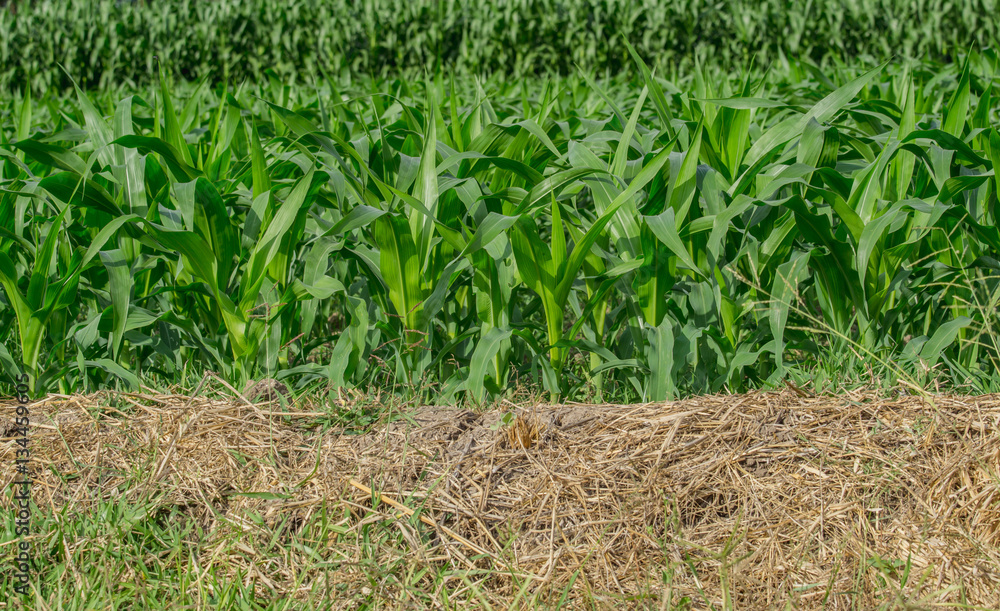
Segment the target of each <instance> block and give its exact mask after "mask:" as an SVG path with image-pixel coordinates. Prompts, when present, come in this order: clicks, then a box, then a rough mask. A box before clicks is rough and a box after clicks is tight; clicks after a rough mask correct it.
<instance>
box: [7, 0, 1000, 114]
mask: <svg viewBox="0 0 1000 611" xmlns="http://www.w3.org/2000/svg"><path fill="white" fill-rule="evenodd" d="M16 5H17V11H16V12H14V11H10V10H0V88H14V89H20V88H22V87H24V85H25V84H28V83H30V85H31V86H32V87H33V88H34V90H35V92H36V94H40V93H41V92H43V91H46V90H48V89H49V88H50V87H60V88H68V87H70V81H69V79H68V78H67V76H66V75H65V74H63V73H62V71H61V70H60V69H59V68H58V67H57V65H56V64H57V62H58V63H60V64H62V65H63V66H65V67H66V69H67V70H68V71H69V73H70V74H71V75H73V77H74V78H76V80H77V81H78V82H79V83H81V84H83V85H84V87H86V88H92V87H107V86H111V85H117V84H120V83H129V82H132V83H135V84H140V85H141V84H144V83H148V82H149V81H150V80H154V79H151V76H152V75H155V60H154V57H158V58H159V60H160V61H162V62H163V63H164V65H165V66H166V67H167V68H168V69H169V70H171V71H172V72H173V73H174V74H176V75H179V76H181V77H183V78H186V79H194V80H196V79H200V78H203V77H207V78H209V79H210V80H213V81H219V80H223V79H225V78H226V77H227V76H228V77H229V78H230V79H231V81H230V82H239V81H241V80H242V79H244V78H246V77H250V78H251V79H252V80H258V79H260V78H262V73H263V71H264V70H267V69H272V70H274V71H276V73H277V74H278V75H279V76H280V77H281V78H282V79H285V80H288V79H296V80H298V81H300V82H301V81H304V82H306V83H308V82H310V81H311V79H312V78H313V77H314V76H315V75H317V74H318V68H319V67H323V68H325V69H326V70H327V71H328V72H330V73H332V74H339V73H340V72H341V71H344V70H346V71H349V72H351V73H354V74H369V73H372V74H375V75H386V74H390V73H398V71H399V70H400V69H428V70H431V71H433V70H435V69H437V68H438V67H444V68H447V69H448V70H449V71H452V70H459V71H464V70H471V71H474V72H476V73H492V72H498V73H503V74H505V75H507V76H522V75H525V74H534V73H559V74H567V73H570V72H572V71H573V70H574V66H576V65H579V66H581V67H584V68H585V69H588V70H594V71H604V70H607V71H608V72H609V73H611V74H616V73H618V72H619V71H621V70H628V71H631V70H632V63H631V61H630V60H629V58H628V52H627V50H626V48H625V45H624V42H623V39H622V35H624V36H625V37H626V38H627V39H628V40H630V41H631V42H632V44H634V45H635V47H636V49H637V50H638V52H639V53H640V54H641V55H642V56H643V57H645V58H646V59H647V61H648V62H649V63H650V64H651V65H652V66H654V67H656V66H659V67H660V73H661V74H663V73H665V72H664V71H667V72H669V71H670V70H673V69H676V68H677V66H678V65H684V66H690V65H691V62H692V61H694V60H695V58H701V59H702V60H708V61H711V62H714V63H719V64H720V65H729V64H735V66H733V67H736V68H739V67H742V66H743V65H745V63H746V59H747V57H749V56H750V55H751V54H756V55H757V58H758V63H759V64H763V63H766V62H771V61H775V60H780V59H781V58H782V57H794V58H797V59H806V58H808V59H810V60H812V61H813V62H815V63H818V64H823V63H826V62H827V61H828V60H835V58H854V57H861V56H865V55H868V56H870V57H872V58H874V59H875V60H876V61H882V60H884V59H888V58H890V57H894V56H895V57H901V58H921V59H936V60H941V59H946V58H949V57H951V56H952V55H953V54H954V53H955V52H956V50H965V49H968V48H970V47H976V48H982V47H986V46H995V45H996V41H997V40H998V33H1000V19H998V18H997V15H998V13H1000V8H998V4H997V2H996V0H871V1H869V0H813V1H811V2H789V1H787V0H672V1H667V2H664V1H660V0H364V1H363V2H354V1H353V0H249V1H243V0H213V1H211V2H206V1H203V0H164V1H158V2H139V3H135V4H133V3H122V4H119V3H117V2H116V1H115V0H98V1H91V0H41V1H33V2H24V1H22V2H18V3H16Z"/></svg>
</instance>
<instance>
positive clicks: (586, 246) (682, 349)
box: [0, 54, 1000, 402]
mask: <svg viewBox="0 0 1000 611" xmlns="http://www.w3.org/2000/svg"><path fill="white" fill-rule="evenodd" d="M633 61H635V62H636V64H635V65H636V72H637V73H641V74H644V75H645V76H644V77H642V78H639V79H628V78H620V79H612V80H603V81H600V82H595V81H594V80H593V79H592V78H591V77H590V76H586V75H585V74H581V75H580V76H573V77H565V78H555V79H547V80H529V81H524V82H520V83H518V82H512V81H510V80H507V79H502V78H495V79H487V80H485V81H483V80H478V79H471V78H465V77H456V78H454V79H451V78H448V79H445V78H444V77H443V75H441V74H440V73H439V74H438V76H437V77H436V78H434V79H431V80H428V81H426V82H425V81H419V80H418V81H414V80H400V79H397V80H391V81H390V80H374V81H372V80H364V79H362V80H354V81H351V82H349V83H342V82H341V81H337V80H334V79H331V80H325V81H323V82H321V83H320V84H319V86H318V88H317V89H313V88H311V87H301V86H299V87H287V86H285V85H284V84H283V83H282V82H280V81H278V80H276V79H272V80H271V81H270V83H268V84H265V85H261V86H249V85H244V86H240V87H236V88H235V89H223V88H222V87H221V86H219V87H214V88H212V87H209V86H207V85H205V84H202V85H199V86H194V87H192V86H176V87H174V86H171V85H170V84H169V82H168V80H167V79H165V78H161V80H160V83H159V84H158V86H154V87H150V88H148V89H143V90H139V91H133V92H132V93H129V91H128V89H118V90H114V91H112V90H107V91H103V92H95V93H92V94H87V93H84V92H83V91H80V90H78V91H77V92H76V93H75V94H74V95H70V96H61V95H59V94H55V93H53V94H49V95H46V96H45V97H43V98H41V99H36V98H33V97H31V96H29V95H27V94H22V95H20V96H15V97H13V98H11V97H8V98H7V99H6V100H5V101H4V102H3V105H2V107H0V108H2V110H0V113H2V114H0V153H2V154H3V158H2V167H0V171H2V174H0V227H2V232H0V286H2V291H0V299H2V300H3V302H2V303H3V306H4V307H3V308H2V309H0V339H3V340H4V342H3V344H0V345H2V346H4V347H3V348H0V367H2V370H3V371H4V373H5V374H6V375H7V376H13V375H15V374H17V373H19V372H20V371H22V370H23V371H27V372H28V373H29V374H31V377H32V380H33V385H34V388H35V390H36V392H42V391H45V390H57V389H58V390H60V391H62V392H70V391H82V390H86V389H90V388H98V387H103V386H107V385H119V386H120V387H123V388H125V387H132V388H136V387H138V385H139V384H140V383H141V381H142V380H158V381H161V382H164V383H170V382H172V381H174V380H176V379H178V377H183V376H195V377H198V376H200V374H201V372H203V371H206V370H212V371H217V372H219V373H220V374H222V375H223V376H225V377H228V378H229V379H231V380H233V382H234V384H236V383H239V384H242V383H243V382H244V381H245V380H246V379H248V378H251V377H257V376H260V375H264V374H269V375H277V376H279V377H283V378H287V379H288V381H291V382H293V383H294V384H296V385H297V386H298V387H299V388H302V387H305V386H309V385H315V384H325V385H332V386H334V387H354V388H360V389H363V390H364V389H368V388H380V389H384V390H386V391H389V392H399V393H403V394H406V395H408V396H421V397H423V398H424V399H425V400H434V401H440V402H449V401H453V400H455V399H456V398H461V397H463V396H464V397H468V398H471V399H474V400H476V401H482V400H487V399H489V398H491V397H497V396H500V395H503V394H504V393H506V392H509V391H510V389H512V388H514V387H517V386H528V387H533V388H537V389H541V390H544V391H546V392H547V393H549V394H550V395H551V396H553V397H561V398H567V399H576V398H589V399H594V400H616V401H621V402H627V401H649V400H663V399H667V398H671V397H676V396H679V395H684V394H689V393H706V392H717V391H720V390H731V391H740V390H743V389H747V388H753V387H758V386H762V385H773V384H777V383H779V382H780V381H781V380H783V379H792V380H799V381H804V380H809V379H811V380H814V381H815V382H817V383H818V384H819V386H822V384H824V383H826V382H829V383H830V384H831V385H832V386H833V387H841V386H842V380H840V379H839V378H842V377H844V376H848V377H851V376H854V377H868V378H869V381H873V382H874V381H878V380H883V381H885V383H886V384H889V385H895V384H897V383H902V384H906V385H909V386H913V387H928V386H932V385H935V384H936V385H938V386H939V387H942V388H951V389H957V390H965V391H969V392H986V391H990V390H996V389H998V388H1000V384H998V381H1000V378H998V375H997V373H996V372H997V371H998V370H1000V367H998V337H1000V333H998V330H1000V326H998V321H997V314H996V311H997V309H996V305H997V302H998V300H1000V284H998V282H997V280H998V269H1000V268H998V263H997V261H998V260H1000V232H998V230H997V222H996V202H997V177H996V175H995V170H994V168H995V167H996V164H997V163H998V160H1000V133H998V132H997V129H996V125H997V107H998V105H997V100H998V99H1000V89H998V86H997V83H996V82H995V79H994V78H993V75H995V74H996V73H997V68H998V66H997V61H996V56H995V55H993V54H982V55H980V54H972V55H970V56H968V57H965V58H963V59H962V61H961V62H959V63H955V64H933V63H915V64H914V63H909V64H907V63H891V64H888V65H885V64H884V65H879V66H874V67H861V66H860V65H859V66H856V67H850V68H848V67H842V68H838V69H835V70H829V71H819V70H818V69H816V68H815V67H813V66H811V65H810V64H806V63H801V64H800V63H797V62H790V63H787V64H786V65H784V66H782V65H776V66H772V68H771V69H770V70H769V71H762V70H759V69H757V68H753V69H751V70H750V71H749V72H745V73H742V74H730V73H728V72H726V71H724V70H720V69H718V68H715V67H705V68H701V69H698V70H694V71H692V72H689V73H688V74H687V75H686V76H684V77H682V78H680V79H678V80H665V79H662V78H660V77H653V76H652V75H651V74H650V73H649V71H648V69H647V68H646V67H645V63H643V62H641V60H639V56H638V55H636V56H635V57H634V58H633ZM342 89H343V91H342ZM134 94H137V95H134Z"/></svg>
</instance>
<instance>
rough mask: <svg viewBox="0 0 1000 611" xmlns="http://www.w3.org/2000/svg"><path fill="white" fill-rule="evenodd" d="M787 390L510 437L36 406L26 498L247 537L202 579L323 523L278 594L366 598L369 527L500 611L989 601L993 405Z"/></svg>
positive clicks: (996, 455) (177, 407) (293, 416)
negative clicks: (338, 588) (151, 503)
mask: <svg viewBox="0 0 1000 611" xmlns="http://www.w3.org/2000/svg"><path fill="white" fill-rule="evenodd" d="M801 394H802V393H795V392H792V391H784V392H781V393H774V392H761V393H754V394H748V395H739V396H707V397H699V398H694V399H690V400H686V401H680V402H676V403H668V404H650V405H632V406H618V405H598V406H585V405H573V404H570V405H561V406H545V405H540V406H535V407H532V408H528V407H525V408H522V409H519V410H517V416H516V418H515V419H514V421H513V423H511V424H503V422H502V420H503V417H504V414H502V413H500V412H489V413H486V414H477V413H474V412H470V411H460V410H453V409H443V408H421V409H419V410H416V411H414V412H413V413H411V414H409V415H408V417H407V418H405V419H400V420H397V421H395V422H392V423H389V424H383V425H381V426H380V427H378V428H377V429H376V430H375V431H374V432H370V433H369V434H366V435H341V434H339V433H336V432H332V431H328V432H326V433H321V432H320V431H319V428H318V427H317V426H316V425H315V422H316V418H318V417H320V416H322V412H321V410H320V409H318V408H317V406H315V405H309V404H308V403H305V404H300V405H297V406H290V407H288V408H282V407H281V406H279V404H278V403H277V402H276V401H272V402H270V403H258V404H251V403H250V402H249V401H244V400H242V399H240V400H232V399H231V398H218V399H210V398H206V397H194V398H192V397H187V396H178V395H165V394H119V395H116V396H115V397H107V396H96V395H91V396H73V397H67V396H58V395H53V396H50V397H49V398H47V399H46V400H44V401H41V402H39V403H37V404H36V405H35V406H34V407H33V413H34V414H36V420H37V418H38V417H39V416H41V418H42V419H41V420H40V422H41V424H39V425H37V426H36V428H35V429H34V432H33V438H34V441H33V447H34V454H33V456H34V460H35V464H36V465H37V466H38V467H39V468H37V469H36V471H37V472H36V474H35V476H36V479H37V481H38V484H37V485H36V487H35V493H34V494H35V499H36V501H37V502H38V504H39V505H40V506H43V507H52V508H61V507H63V506H64V505H69V506H70V510H71V511H74V512H85V511H88V509H89V508H91V507H93V506H94V504H95V503H96V502H97V501H98V500H99V499H100V498H101V497H103V498H104V499H110V498H117V497H119V496H120V495H122V494H124V495H125V496H126V497H128V498H130V499H133V500H139V499H142V498H146V497H145V496H144V495H148V494H150V491H152V492H153V493H155V495H158V496H156V499H157V503H160V504H164V505H178V506H182V507H185V508H186V511H187V512H188V514H189V515H190V516H191V517H192V518H193V519H197V520H199V521H201V522H203V524H204V525H205V526H206V527H208V528H211V529H214V530H213V531H212V532H214V533H223V532H231V529H233V528H237V529H244V530H245V532H246V533H248V536H247V537H244V538H243V539H242V541H244V543H241V545H243V546H244V547H246V548H247V550H248V552H250V553H245V554H233V555H232V557H229V558H226V559H224V562H228V563H229V564H228V565H224V566H221V567H219V566H217V569H218V570H229V571H232V572H233V573H234V574H235V571H236V569H237V568H240V569H242V570H244V571H249V573H250V574H254V570H255V568H254V566H252V565H256V564H257V563H263V562H265V560H266V559H265V558H263V557H257V556H260V555H261V554H263V552H262V551H261V548H263V547H264V545H263V543H260V542H259V541H258V539H261V540H263V541H264V542H266V540H267V539H268V538H269V537H270V536H271V533H269V532H267V534H266V536H265V532H266V530H267V528H275V525H277V524H279V523H280V522H281V520H282V519H283V518H286V517H287V518H289V519H288V521H287V523H286V524H291V525H293V526H295V525H301V524H303V523H305V522H306V521H308V520H309V519H311V518H313V517H314V516H315V515H316V512H318V511H320V510H321V507H322V506H323V505H324V504H325V505H326V506H327V507H337V508H339V509H338V511H339V513H338V515H340V516H342V521H341V523H340V525H341V526H342V527H343V529H344V530H345V534H344V535H342V536H341V537H340V538H339V539H337V540H332V541H330V542H329V544H328V546H327V548H325V549H324V548H320V549H317V550H316V552H317V553H319V554H320V555H321V556H323V557H324V558H327V559H329V560H330V563H331V564H328V565H326V566H324V567H322V568H320V567H318V566H316V561H315V559H314V558H310V557H309V556H307V555H306V554H305V553H304V552H302V551H301V550H297V549H292V548H289V549H288V552H287V554H286V556H285V558H284V559H283V560H282V561H281V562H275V563H272V566H271V569H269V570H268V571H266V572H264V571H260V570H259V569H256V570H257V573H259V575H260V578H261V582H260V583H263V584H265V585H267V586H268V587H270V588H273V590H272V593H273V592H274V591H277V592H280V593H285V594H288V595H291V596H296V595H297V593H299V594H301V593H302V592H304V591H307V590H308V588H309V587H311V586H312V585H314V584H315V583H317V580H321V579H329V580H333V581H335V582H338V583H340V584H342V585H345V584H346V590H345V591H347V592H350V591H352V588H354V589H356V590H357V591H360V590H361V589H362V588H364V587H367V584H368V583H369V582H368V581H367V579H366V577H365V569H364V568H363V567H364V565H363V564H360V561H361V559H362V555H363V553H368V554H370V553H371V550H368V551H367V552H363V550H362V549H361V547H360V544H359V540H360V539H359V538H356V537H353V536H351V535H352V533H354V532H356V531H357V529H360V528H361V526H362V525H365V524H373V523H378V524H381V525H383V526H386V525H388V526H390V527H392V528H398V529H399V530H400V531H401V532H402V533H403V540H404V541H405V542H406V545H407V549H405V550H399V549H388V548H387V549H384V550H381V551H380V552H379V553H380V554H382V555H383V556H384V557H383V558H380V560H381V561H384V562H385V563H387V564H388V563H391V562H398V561H399V559H400V558H402V557H406V558H407V562H410V563H416V564H422V565H426V566H428V567H432V568H433V567H439V568H440V567H446V566H450V567H453V568H456V569H464V570H466V572H465V573H463V574H464V575H466V577H464V578H463V579H464V582H465V584H466V585H463V583H462V580H460V579H458V578H456V580H454V581H451V582H448V580H447V579H445V583H444V587H451V588H458V589H462V588H465V587H469V586H474V587H475V588H476V589H477V590H478V592H479V594H478V596H479V597H480V598H485V599H488V600H489V601H490V602H491V604H493V605H499V606H500V607H504V606H509V605H511V604H514V605H515V606H517V605H519V604H524V603H525V601H528V600H534V601H535V602H541V603H549V604H551V603H554V602H556V601H557V600H558V598H557V597H559V596H561V595H562V594H561V593H563V592H568V598H567V601H568V603H569V604H570V606H578V605H579V606H582V605H583V604H584V602H583V601H585V600H589V601H592V602H594V603H596V604H597V606H599V607H603V606H619V607H620V606H651V607H653V608H661V607H665V606H666V604H667V600H666V599H667V597H669V598H670V600H672V601H673V602H675V603H676V602H677V601H679V600H681V599H682V597H684V596H686V597H689V598H690V600H691V604H692V606H693V607H694V608H707V605H708V604H709V603H710V604H712V605H713V606H715V607H716V608H719V607H727V606H731V607H733V608H741V609H744V608H745V609H750V608H754V609H756V608H776V607H783V606H784V605H785V604H786V603H788V602H791V603H792V604H793V605H794V606H795V607H797V608H834V609H838V608H871V607H874V606H877V605H880V604H884V603H893V602H894V601H895V602H904V601H905V602H909V603H922V604H932V603H938V604H940V603H961V602H964V603H965V604H970V605H978V606H980V607H987V608H997V607H998V606H1000V595H998V594H997V592H998V585H997V584H998V583H1000V496H998V491H1000V477H998V471H1000V437H998V429H1000V398H998V397H997V396H984V397H972V398H969V397H963V398H959V397H950V396H937V397H933V398H932V401H931V402H928V400H925V399H921V398H918V397H910V396H901V397H897V398H891V399H889V398H879V397H878V396H876V395H875V394H872V393H860V392H859V393H854V394H851V393H848V394H844V395H841V396H838V397H812V396H801ZM109 402H110V403H112V404H114V405H115V407H106V405H108V403H109ZM98 405H100V406H104V407H101V408H98V407H97V406H98ZM286 409H287V411H285V410H286ZM195 415H197V416H198V417H197V418H194V416H195ZM4 416H5V417H6V418H9V417H11V416H13V407H12V406H10V405H7V406H5V407H4ZM46 416H47V417H48V419H47V420H46ZM0 447H2V452H0V453H2V456H0V460H2V461H4V462H5V464H11V463H12V461H13V452H14V446H13V444H12V443H10V441H9V440H8V441H6V442H4V443H3V444H2V446H0ZM240 458H242V460H240ZM54 473H58V474H60V475H61V476H62V480H60V478H59V477H57V476H56V475H54ZM11 474H12V471H11V470H4V471H3V476H2V478H3V482H2V483H3V485H4V486H6V485H8V484H9V480H10V479H11ZM69 476H75V477H69ZM241 492H242V493H246V492H258V493H259V492H271V493H275V495H274V497H272V498H259V497H247V496H240V495H238V494H236V493H241ZM279 497H282V498H279ZM283 497H287V498H283ZM376 501H377V504H376V505H375V507H374V509H373V502H376ZM3 502H4V503H5V504H8V503H9V502H10V501H9V499H8V498H7V497H4V501H3ZM251 509H252V510H253V511H255V512H257V513H258V514H260V515H261V516H263V518H264V522H265V527H266V528H265V527H262V526H260V525H257V524H254V523H253V522H252V521H251V520H250V519H248V517H247V516H248V515H249V512H248V510H251ZM286 534H287V536H291V534H290V533H286ZM218 536H221V534H220V535H218ZM258 543H260V546H259V547H258ZM79 544H82V543H79ZM68 545H70V546H72V545H74V543H73V542H68ZM202 549H203V550H205V551H204V552H203V553H204V554H206V558H204V559H202V560H203V561H204V562H209V563H211V562H214V563H215V564H216V565H218V564H219V563H220V562H223V560H220V559H219V558H214V559H213V558H210V557H207V556H208V555H210V554H211V553H212V551H211V550H212V546H210V545H209V546H204V547H203V548H202ZM253 557H256V560H255V561H254V562H253V563H250V564H248V562H249V561H248V560H247V558H253ZM907 563H909V565H910V566H909V568H908V569H907V567H906V564H907ZM331 566H334V567H336V570H334V571H331V570H330V567H331ZM430 574H434V571H431V572H430ZM428 579H431V578H430V577H428ZM296 584H298V585H296ZM426 585H427V587H428V588H432V587H441V585H442V584H441V583H439V582H434V581H428V582H427V584H426ZM381 595H382V596H383V597H384V598H385V601H386V603H387V604H389V603H392V602H393V601H396V602H400V601H402V600H404V598H405V595H404V593H402V592H394V591H392V588H391V587H388V586H387V588H386V591H385V592H382V593H381ZM400 604H401V603H400Z"/></svg>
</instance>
